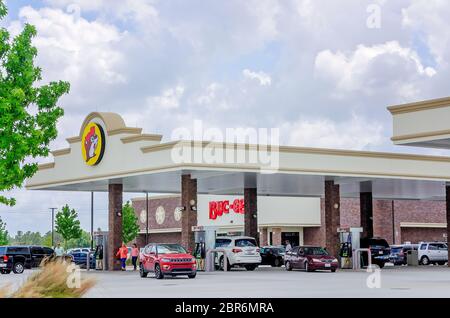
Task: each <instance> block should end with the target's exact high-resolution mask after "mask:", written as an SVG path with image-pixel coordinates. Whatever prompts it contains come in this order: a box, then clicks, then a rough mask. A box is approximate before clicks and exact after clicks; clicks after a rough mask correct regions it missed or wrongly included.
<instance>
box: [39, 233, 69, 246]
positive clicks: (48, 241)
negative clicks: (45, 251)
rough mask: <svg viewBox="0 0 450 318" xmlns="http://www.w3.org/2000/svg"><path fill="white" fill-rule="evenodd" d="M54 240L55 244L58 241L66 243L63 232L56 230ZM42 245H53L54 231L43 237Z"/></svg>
mask: <svg viewBox="0 0 450 318" xmlns="http://www.w3.org/2000/svg"><path fill="white" fill-rule="evenodd" d="M54 241H55V244H54V245H55V246H56V245H57V244H58V243H64V240H63V238H62V236H61V234H59V233H58V232H55V235H54ZM42 245H44V246H48V247H52V231H48V232H47V233H45V235H44V236H43V237H42Z"/></svg>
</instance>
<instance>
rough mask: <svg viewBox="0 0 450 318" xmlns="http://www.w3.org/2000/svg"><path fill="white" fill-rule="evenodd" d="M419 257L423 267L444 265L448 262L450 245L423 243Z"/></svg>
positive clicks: (420, 246) (420, 245)
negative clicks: (449, 247)
mask: <svg viewBox="0 0 450 318" xmlns="http://www.w3.org/2000/svg"><path fill="white" fill-rule="evenodd" d="M418 256H419V263H420V264H422V265H429V264H439V265H444V264H445V263H446V262H448V245H447V243H444V242H421V243H420V244H419V250H418Z"/></svg>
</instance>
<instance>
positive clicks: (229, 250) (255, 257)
mask: <svg viewBox="0 0 450 318" xmlns="http://www.w3.org/2000/svg"><path fill="white" fill-rule="evenodd" d="M216 248H220V249H224V250H225V255H226V258H227V261H228V264H227V265H228V266H227V268H228V269H229V268H232V267H244V268H245V269H247V270H248V271H253V270H255V269H256V268H258V265H259V264H261V255H260V254H259V251H260V249H259V247H258V244H257V243H256V240H255V239H254V238H253V237H249V236H221V237H218V238H216ZM224 266H225V260H224V256H223V255H220V256H219V258H218V267H219V269H221V270H223V269H224Z"/></svg>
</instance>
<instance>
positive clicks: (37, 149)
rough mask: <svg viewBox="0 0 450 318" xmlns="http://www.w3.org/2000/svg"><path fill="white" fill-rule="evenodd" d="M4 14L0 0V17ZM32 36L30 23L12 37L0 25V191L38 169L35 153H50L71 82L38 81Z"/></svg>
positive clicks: (1, 198) (2, 198)
mask: <svg viewBox="0 0 450 318" xmlns="http://www.w3.org/2000/svg"><path fill="white" fill-rule="evenodd" d="M6 14H7V8H6V6H5V4H4V1H3V0H0V20H2V19H3V18H4V17H5V16H6ZM35 36H36V28H35V27H34V26H32V25H30V24H26V25H25V27H24V29H23V30H22V32H21V33H20V34H18V35H17V36H16V37H14V38H13V39H11V38H10V34H9V32H8V30H7V29H6V28H0V192H2V191H9V190H11V189H13V188H14V187H21V186H22V184H23V182H24V180H25V179H26V178H30V177H31V176H33V175H34V174H35V173H36V171H37V163H36V158H37V157H39V156H43V157H45V156H47V155H48V153H49V143H50V142H51V141H52V140H54V139H55V138H56V136H57V130H56V124H57V121H58V119H59V118H60V117H61V116H63V110H62V108H60V107H59V106H57V103H58V100H59V98H60V97H61V96H62V95H64V94H66V93H68V92H69V88H70V86H69V83H67V82H63V81H58V82H50V83H48V84H46V85H40V81H41V80H42V75H41V73H42V70H41V69H40V68H39V67H36V66H35V65H34V59H35V58H36V56H37V49H36V48H35V47H34V46H33V45H32V43H31V42H32V39H33V37H35ZM26 159H27V160H26ZM0 203H2V204H7V205H14V204H15V199H14V198H7V197H5V196H3V195H0Z"/></svg>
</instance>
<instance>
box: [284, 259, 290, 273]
mask: <svg viewBox="0 0 450 318" xmlns="http://www.w3.org/2000/svg"><path fill="white" fill-rule="evenodd" d="M284 266H285V267H286V270H287V271H289V272H290V271H291V270H292V266H291V262H289V261H287V262H286V264H284Z"/></svg>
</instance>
